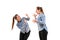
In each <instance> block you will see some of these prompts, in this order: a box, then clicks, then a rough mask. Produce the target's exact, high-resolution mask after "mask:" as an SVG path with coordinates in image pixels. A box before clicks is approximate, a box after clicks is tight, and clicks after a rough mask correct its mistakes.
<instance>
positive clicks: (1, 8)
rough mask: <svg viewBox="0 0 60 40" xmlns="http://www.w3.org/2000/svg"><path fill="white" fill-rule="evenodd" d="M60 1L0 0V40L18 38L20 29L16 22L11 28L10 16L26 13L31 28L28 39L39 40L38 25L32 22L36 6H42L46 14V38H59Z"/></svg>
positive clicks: (59, 39) (54, 39) (17, 39)
mask: <svg viewBox="0 0 60 40" xmlns="http://www.w3.org/2000/svg"><path fill="white" fill-rule="evenodd" d="M59 3H60V1H59V0H0V40H19V33H20V29H18V28H17V26H16V22H15V25H14V29H13V30H11V24H12V17H13V16H14V15H15V14H19V15H20V16H21V17H23V16H24V15H25V13H28V14H29V16H30V18H31V20H30V21H29V22H28V23H29V27H30V29H31V33H30V36H29V38H28V40H39V34H38V27H37V25H36V23H32V19H33V16H32V14H34V13H35V10H36V7H37V6H42V7H43V9H44V13H45V15H46V25H47V27H48V40H60V38H59V37H60V31H59V30H60V25H59V24H60V6H59Z"/></svg>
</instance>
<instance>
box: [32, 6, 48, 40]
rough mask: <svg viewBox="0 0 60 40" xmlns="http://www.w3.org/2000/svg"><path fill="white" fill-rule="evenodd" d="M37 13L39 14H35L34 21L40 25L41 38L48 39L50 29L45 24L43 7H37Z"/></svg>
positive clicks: (41, 39) (42, 39)
mask: <svg viewBox="0 0 60 40" xmlns="http://www.w3.org/2000/svg"><path fill="white" fill-rule="evenodd" d="M36 13H37V14H34V17H35V20H33V22H36V23H37V25H38V30H39V37H40V40H47V33H48V31H47V27H46V24H45V15H44V12H43V9H42V7H37V8H36Z"/></svg>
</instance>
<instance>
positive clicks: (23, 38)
mask: <svg viewBox="0 0 60 40" xmlns="http://www.w3.org/2000/svg"><path fill="white" fill-rule="evenodd" d="M26 16H27V18H25V17H23V18H21V17H20V16H19V15H18V14H16V15H15V16H14V17H13V22H12V29H13V27H14V21H15V20H16V21H17V27H18V28H19V29H21V32H20V39H19V40H27V39H28V37H29V35H30V28H29V25H28V23H27V21H29V19H30V18H29V16H28V14H26Z"/></svg>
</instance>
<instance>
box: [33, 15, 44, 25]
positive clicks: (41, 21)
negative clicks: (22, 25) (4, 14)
mask: <svg viewBox="0 0 60 40" xmlns="http://www.w3.org/2000/svg"><path fill="white" fill-rule="evenodd" d="M33 22H37V23H40V24H44V23H45V16H44V15H41V16H39V17H38V19H35V20H33Z"/></svg>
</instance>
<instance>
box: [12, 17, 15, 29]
mask: <svg viewBox="0 0 60 40" xmlns="http://www.w3.org/2000/svg"><path fill="white" fill-rule="evenodd" d="M14 19H15V17H13V19H12V29H13V27H14V22H15V20H14Z"/></svg>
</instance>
